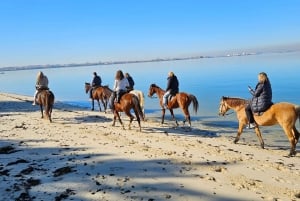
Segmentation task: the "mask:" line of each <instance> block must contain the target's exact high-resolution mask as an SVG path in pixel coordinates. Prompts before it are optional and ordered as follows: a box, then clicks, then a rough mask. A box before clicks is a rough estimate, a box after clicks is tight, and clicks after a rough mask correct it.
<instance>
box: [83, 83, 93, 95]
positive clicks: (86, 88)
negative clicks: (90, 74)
mask: <svg viewBox="0 0 300 201" xmlns="http://www.w3.org/2000/svg"><path fill="white" fill-rule="evenodd" d="M91 88H92V87H91V84H90V83H88V82H86V83H85V84H84V89H85V93H87V92H89V90H90V89H91Z"/></svg>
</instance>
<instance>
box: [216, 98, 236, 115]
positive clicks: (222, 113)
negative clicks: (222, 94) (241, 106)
mask: <svg viewBox="0 0 300 201" xmlns="http://www.w3.org/2000/svg"><path fill="white" fill-rule="evenodd" d="M227 108H228V107H226V105H225V103H224V101H223V100H222V102H221V103H220V110H219V115H222V116H225V115H230V114H232V113H233V112H231V113H227V114H226V112H227V111H228V110H227ZM223 109H224V111H225V112H223Z"/></svg>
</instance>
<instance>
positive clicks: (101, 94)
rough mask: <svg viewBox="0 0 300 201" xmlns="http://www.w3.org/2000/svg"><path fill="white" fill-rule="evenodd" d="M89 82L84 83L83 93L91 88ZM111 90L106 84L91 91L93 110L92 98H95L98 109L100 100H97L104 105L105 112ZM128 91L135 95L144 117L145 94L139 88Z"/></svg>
mask: <svg viewBox="0 0 300 201" xmlns="http://www.w3.org/2000/svg"><path fill="white" fill-rule="evenodd" d="M91 88H92V87H91V84H90V83H88V82H86V83H85V93H88V92H89V91H90V90H91ZM112 92H113V90H112V89H110V88H109V87H108V85H105V86H99V87H97V88H96V89H94V91H93V93H92V110H94V100H97V102H98V106H99V110H100V112H101V107H100V102H99V100H100V101H101V102H102V104H103V107H104V111H105V112H106V109H107V104H108V101H109V97H110V96H111V93H112ZM129 93H131V94H134V95H136V96H137V98H138V100H139V103H140V107H141V109H142V112H143V114H144V117H145V98H144V97H145V96H144V93H143V92H142V91H140V90H136V89H134V90H131V91H130V92H129Z"/></svg>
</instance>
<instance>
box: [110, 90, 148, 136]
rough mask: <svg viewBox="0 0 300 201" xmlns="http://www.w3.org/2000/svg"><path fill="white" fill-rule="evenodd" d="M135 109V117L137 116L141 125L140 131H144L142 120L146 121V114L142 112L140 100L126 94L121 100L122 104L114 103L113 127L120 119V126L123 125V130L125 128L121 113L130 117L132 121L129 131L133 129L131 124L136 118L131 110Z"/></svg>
mask: <svg viewBox="0 0 300 201" xmlns="http://www.w3.org/2000/svg"><path fill="white" fill-rule="evenodd" d="M131 109H133V111H134V113H135V116H136V120H137V122H138V124H139V128H140V131H141V130H142V128H141V121H140V118H141V119H142V120H144V114H143V112H142V109H141V106H140V103H139V100H138V98H137V96H136V95H134V94H131V93H126V94H124V95H123V96H122V97H121V99H120V103H117V102H115V103H114V110H113V111H114V119H113V124H112V125H113V126H115V122H116V119H117V118H118V120H119V122H120V124H121V125H122V127H123V129H125V128H124V124H123V122H122V120H121V118H120V114H119V112H125V114H126V115H127V116H128V117H129V119H130V121H129V126H128V127H129V129H131V123H132V121H133V119H134V116H133V115H132V114H131V113H130V110H131Z"/></svg>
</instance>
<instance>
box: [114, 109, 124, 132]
mask: <svg viewBox="0 0 300 201" xmlns="http://www.w3.org/2000/svg"><path fill="white" fill-rule="evenodd" d="M116 118H118V120H119V122H120V124H121V125H122V127H123V129H124V130H125V127H124V124H123V122H122V120H121V117H120V114H119V112H118V111H117V110H114V122H113V126H114V125H115V122H116Z"/></svg>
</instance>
